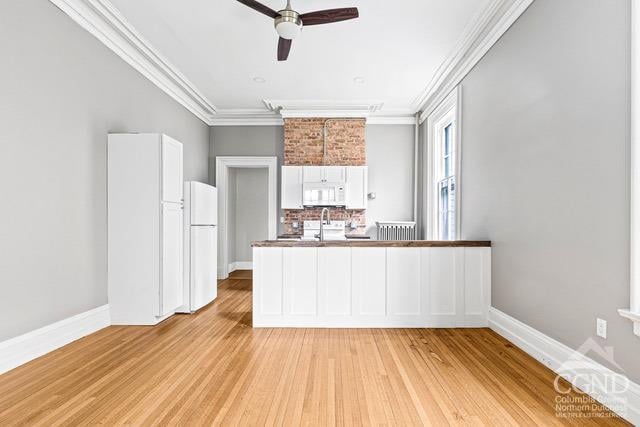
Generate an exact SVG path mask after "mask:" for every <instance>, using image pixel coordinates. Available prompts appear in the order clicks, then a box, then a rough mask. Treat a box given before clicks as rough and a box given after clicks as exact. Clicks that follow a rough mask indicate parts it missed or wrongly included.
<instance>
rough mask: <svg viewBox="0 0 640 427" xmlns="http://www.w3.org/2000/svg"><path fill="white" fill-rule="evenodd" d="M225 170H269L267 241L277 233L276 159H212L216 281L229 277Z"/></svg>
mask: <svg viewBox="0 0 640 427" xmlns="http://www.w3.org/2000/svg"><path fill="white" fill-rule="evenodd" d="M229 168H254V169H255V168H267V169H268V170H269V178H268V188H269V190H268V191H269V195H268V200H269V207H268V209H269V218H268V221H269V223H268V233H269V239H270V240H275V239H276V237H277V233H278V219H277V218H278V211H277V210H278V191H277V188H278V158H277V157H216V187H217V188H218V214H219V215H218V229H219V230H218V236H219V237H218V249H219V251H220V262H219V263H218V278H219V279H226V278H227V277H229V254H228V253H227V241H228V240H229V234H228V230H227V224H228V216H229V207H228V198H229V189H228V188H227V187H228V182H229Z"/></svg>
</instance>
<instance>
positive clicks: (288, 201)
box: [280, 166, 303, 209]
mask: <svg viewBox="0 0 640 427" xmlns="http://www.w3.org/2000/svg"><path fill="white" fill-rule="evenodd" d="M302 185H303V181H302V166H282V191H281V202H280V204H281V206H282V209H303V206H302Z"/></svg>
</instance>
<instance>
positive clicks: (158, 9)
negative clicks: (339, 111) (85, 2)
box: [111, 0, 490, 113]
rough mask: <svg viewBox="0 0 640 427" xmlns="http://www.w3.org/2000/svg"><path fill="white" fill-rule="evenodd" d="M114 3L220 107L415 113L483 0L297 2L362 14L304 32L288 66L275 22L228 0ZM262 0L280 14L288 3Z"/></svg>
mask: <svg viewBox="0 0 640 427" xmlns="http://www.w3.org/2000/svg"><path fill="white" fill-rule="evenodd" d="M111 2H112V3H113V4H114V5H115V6H116V7H117V8H118V9H119V10H120V12H121V13H122V14H123V15H124V17H125V18H126V19H127V20H128V21H129V22H130V23H131V24H132V25H133V26H134V27H135V28H136V29H137V30H138V31H139V32H140V33H141V34H142V36H143V37H144V38H145V39H146V40H147V41H149V42H150V44H151V45H152V46H153V47H154V48H156V49H157V51H159V52H160V53H161V54H162V55H163V56H164V57H165V58H167V59H168V60H169V62H171V63H172V64H173V65H174V66H176V67H177V69H179V70H180V71H181V72H182V73H183V74H184V75H185V76H186V77H187V78H188V79H189V80H190V81H191V82H192V83H193V84H194V85H195V87H196V88H197V89H198V90H200V91H201V92H202V94H203V95H204V96H205V97H206V98H208V100H209V101H210V102H211V103H213V105H215V106H216V108H218V109H219V110H225V111H228V110H245V109H264V110H266V107H265V105H264V104H263V102H262V101H263V100H264V99H285V100H330V101H341V102H352V101H365V100H366V101H376V102H384V109H383V111H384V112H387V113H393V112H396V111H397V112H399V110H403V111H405V110H411V111H410V112H414V111H415V109H416V105H415V101H416V98H418V96H419V95H421V94H422V92H423V91H424V90H425V88H426V87H427V85H428V84H429V82H430V80H431V78H432V77H433V76H434V74H435V73H436V71H437V69H438V67H439V66H440V65H441V64H442V63H443V62H444V61H445V59H446V58H447V57H448V56H449V55H450V54H451V53H452V52H453V51H454V49H455V48H456V44H457V43H458V42H459V41H460V39H461V38H462V36H463V34H464V33H465V30H466V29H467V27H468V26H470V25H471V24H472V23H473V22H474V21H475V19H476V18H477V17H478V15H479V14H480V13H481V11H482V10H483V9H484V8H486V7H487V6H488V4H489V2H490V0H397V1H380V0H369V1H362V0H297V1H296V0H294V1H293V8H294V9H295V10H298V11H299V12H301V13H304V12H308V11H314V10H319V9H330V8H336V7H351V6H357V7H358V8H359V10H360V18H359V19H357V20H353V21H346V22H341V23H335V24H329V25H321V26H314V27H308V28H305V29H304V30H303V32H302V34H301V35H300V36H299V37H298V38H297V39H296V40H295V41H294V44H293V48H292V50H291V54H290V56H289V60H288V61H286V62H278V61H277V60H276V45H277V35H276V33H275V30H274V28H273V21H272V20H271V19H270V18H268V17H267V16H264V15H262V14H260V13H258V12H256V11H254V10H252V9H250V8H248V7H246V6H244V5H242V4H240V3H238V2H237V1H235V0H181V1H175V0H135V1H131V0H111ZM263 3H264V4H266V5H267V6H269V7H271V8H273V9H275V10H279V9H282V8H283V7H284V5H285V0H264V1H263ZM254 77H262V78H264V79H265V80H266V82H265V83H256V82H254V80H253V79H254ZM355 77H364V79H365V83H364V84H357V83H355V82H354V78H355Z"/></svg>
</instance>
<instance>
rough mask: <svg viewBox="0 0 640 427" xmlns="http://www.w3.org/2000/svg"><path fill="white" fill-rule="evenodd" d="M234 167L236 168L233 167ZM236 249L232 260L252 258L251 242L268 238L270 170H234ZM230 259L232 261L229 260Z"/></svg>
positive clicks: (240, 260) (239, 260) (238, 260)
mask: <svg viewBox="0 0 640 427" xmlns="http://www.w3.org/2000/svg"><path fill="white" fill-rule="evenodd" d="M232 170H233V169H232ZM234 172H235V175H236V182H235V184H236V186H235V189H234V192H235V195H236V196H235V204H236V206H235V215H236V218H235V230H234V229H232V228H229V230H234V232H233V237H232V238H230V240H231V239H234V240H235V252H229V253H230V254H233V255H234V257H233V261H236V262H250V261H252V260H253V253H252V250H251V242H252V241H254V240H267V239H268V238H269V221H268V218H269V194H268V189H269V185H268V181H269V170H268V169H266V168H261V169H235V171H234ZM229 261H230V262H233V261H231V260H229Z"/></svg>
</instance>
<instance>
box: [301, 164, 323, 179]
mask: <svg viewBox="0 0 640 427" xmlns="http://www.w3.org/2000/svg"><path fill="white" fill-rule="evenodd" d="M302 170H303V173H302V175H303V180H304V182H305V183H308V182H322V181H323V180H324V169H323V168H322V166H303V167H302Z"/></svg>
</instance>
